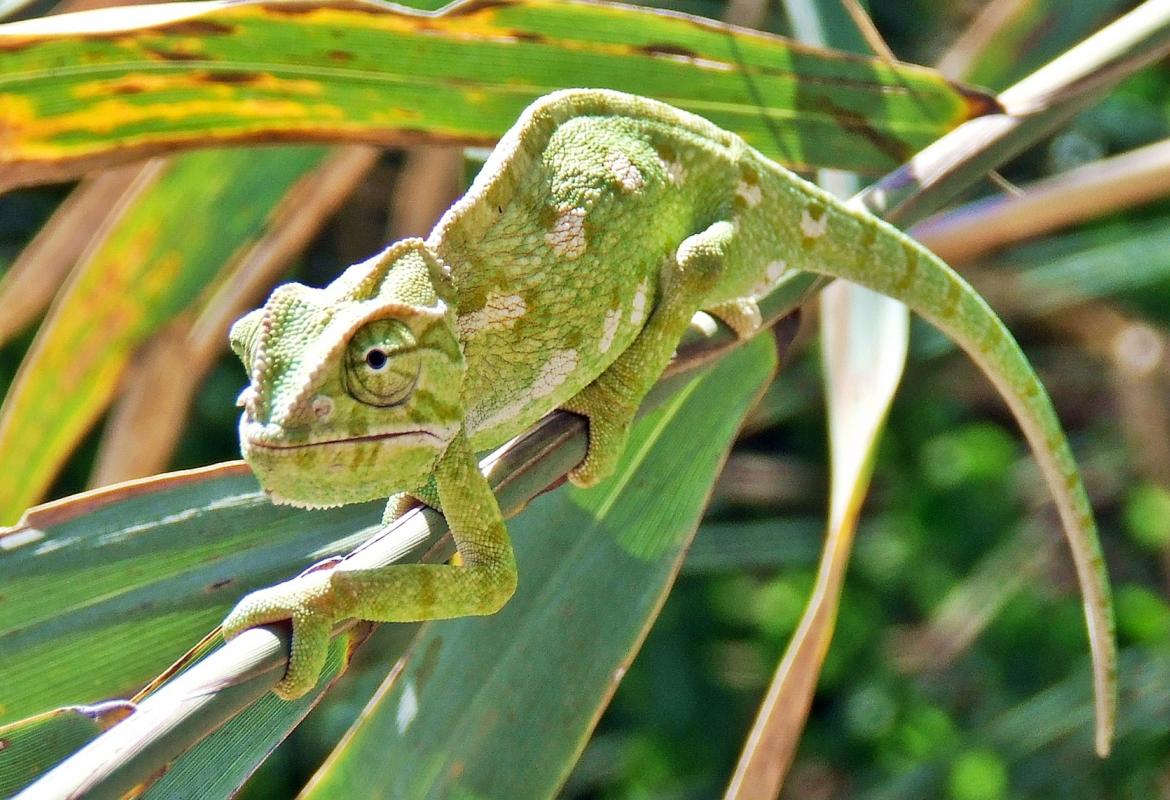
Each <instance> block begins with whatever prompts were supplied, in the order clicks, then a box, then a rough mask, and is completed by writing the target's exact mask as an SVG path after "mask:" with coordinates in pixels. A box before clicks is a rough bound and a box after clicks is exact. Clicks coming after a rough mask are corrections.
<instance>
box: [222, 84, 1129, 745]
mask: <svg viewBox="0 0 1170 800" xmlns="http://www.w3.org/2000/svg"><path fill="white" fill-rule="evenodd" d="M792 271H809V272H819V273H824V274H827V275H831V276H834V277H841V278H847V279H849V280H851V281H853V282H855V283H859V284H861V285H863V286H867V287H869V288H871V289H874V290H876V291H878V292H881V293H882V294H885V295H888V296H890V297H894V298H896V299H898V300H901V301H903V302H904V303H906V304H907V305H908V306H910V308H911V309H913V310H914V311H915V312H917V313H919V314H921V315H922V316H923V317H925V318H926V319H927V320H929V321H930V322H932V323H933V324H934V325H936V326H937V327H938V328H940V329H941V330H942V331H943V332H944V333H946V334H947V335H948V336H949V337H950V338H951V339H953V340H954V341H955V342H956V343H957V344H959V345H960V346H961V347H962V348H963V349H964V350H966V351H967V353H968V354H969V355H970V356H971V357H972V358H973V359H974V360H975V361H976V363H978V365H979V366H980V367H981V368H982V369H983V371H984V372H985V373H987V375H988V376H989V377H990V378H991V380H992V381H993V382H994V384H995V386H996V387H997V388H998V389H999V391H1000V393H1001V394H1002V395H1003V396H1004V398H1005V399H1006V400H1007V402H1008V404H1009V406H1010V407H1011V409H1012V411H1013V412H1014V413H1015V415H1016V418H1017V419H1018V421H1019V423H1020V426H1021V427H1022V428H1023V430H1024V433H1025V434H1026V436H1027V438H1028V441H1029V443H1030V444H1031V446H1032V449H1033V451H1034V452H1035V454H1036V458H1037V460H1038V461H1039V463H1040V466H1041V469H1042V471H1043V473H1044V476H1045V478H1046V479H1047V481H1048V484H1049V486H1050V488H1051V491H1052V493H1053V496H1054V497H1055V499H1056V503H1057V506H1058V508H1059V511H1060V515H1061V519H1062V520H1063V523H1064V527H1065V531H1066V534H1067V536H1068V540H1069V544H1070V546H1071V548H1072V552H1073V555H1074V559H1075V562H1076V567H1077V574H1078V577H1079V579H1080V583H1081V587H1082V592H1083V595H1084V603H1085V611H1086V617H1087V621H1088V628H1089V634H1090V641H1091V645H1092V650H1093V655H1094V663H1095V668H1096V672H1095V674H1096V688H1097V700H1098V749H1099V750H1105V749H1107V747H1108V742H1109V738H1110V731H1111V725H1112V719H1113V714H1114V703H1115V701H1114V696H1115V689H1114V684H1115V653H1114V637H1113V622H1112V609H1111V605H1110V594H1109V584H1108V577H1107V575H1106V572H1105V568H1104V562H1103V559H1102V556H1101V550H1100V546H1099V544H1098V541H1097V535H1096V528H1095V524H1094V521H1093V515H1092V511H1091V509H1090V507H1089V503H1088V500H1087V498H1086V495H1085V492H1084V489H1083V487H1082V485H1081V481H1080V477H1079V475H1078V472H1077V468H1076V464H1075V463H1074V461H1073V457H1072V454H1071V451H1070V450H1069V446H1068V443H1067V441H1066V439H1065V437H1064V434H1063V432H1062V430H1061V427H1060V424H1059V421H1058V420H1057V418H1056V414H1055V413H1054V411H1053V408H1052V405H1051V402H1050V401H1049V399H1048V396H1047V394H1046V393H1045V391H1044V389H1043V387H1042V386H1041V384H1040V382H1039V380H1038V379H1037V377H1036V375H1035V373H1034V372H1033V371H1032V368H1031V367H1030V365H1029V364H1028V361H1027V359H1026V358H1025V357H1024V355H1023V353H1022V352H1021V351H1020V349H1019V347H1018V345H1017V344H1016V343H1015V341H1014V340H1013V339H1012V336H1011V334H1010V333H1009V332H1008V331H1007V329H1006V328H1005V327H1004V325H1003V323H1001V322H1000V320H999V319H998V318H997V317H996V316H995V314H994V312H993V311H992V310H991V309H990V308H989V307H988V306H987V304H986V303H985V302H984V301H983V300H982V299H981V298H980V297H979V296H978V295H977V294H976V293H975V292H974V291H973V290H972V289H971V288H970V287H969V286H968V285H967V284H966V283H965V282H964V281H963V280H962V279H961V278H960V277H959V276H958V275H956V274H955V273H954V272H953V271H952V270H951V269H950V268H949V267H947V266H946V265H945V264H944V263H943V262H942V261H940V260H939V259H938V258H937V257H936V256H934V255H933V254H931V253H930V252H929V251H927V250H926V249H924V248H923V247H922V246H921V245H919V244H918V243H916V242H915V241H913V240H912V239H910V238H908V237H907V236H905V235H904V234H902V233H900V232H899V231H898V230H896V229H895V228H893V227H891V226H889V225H887V224H885V223H883V222H881V221H880V220H878V219H876V218H874V217H871V216H869V215H867V214H865V213H863V212H860V211H856V210H853V209H851V208H848V207H846V206H845V205H843V204H842V203H841V202H840V201H838V200H836V199H835V198H833V197H832V196H830V195H828V194H826V193H825V192H823V191H821V190H820V189H819V188H817V187H816V186H814V185H812V184H810V183H807V182H806V181H804V180H801V179H800V178H798V177H797V176H796V175H794V174H792V173H791V172H789V171H788V170H786V169H784V168H782V167H780V166H779V165H777V164H775V163H773V162H772V161H769V160H768V159H767V158H765V157H764V156H763V155H761V154H760V153H758V152H757V151H755V150H753V149H752V148H750V147H749V146H748V145H747V144H746V143H745V142H744V141H743V140H742V139H740V138H739V137H738V136H736V135H734V134H731V133H728V132H726V131H723V130H721V129H719V128H717V127H715V126H714V125H712V124H711V123H709V122H707V121H706V120H704V119H701V118H699V117H696V116H693V115H691V114H687V113H685V112H683V111H679V110H678V109H675V108H673V107H671V106H668V105H665V104H663V103H659V102H657V101H653V100H649V99H645V98H640V97H635V96H631V95H625V94H620V93H617V92H610V91H602V90H569V91H562V92H556V93H554V94H550V95H548V96H546V97H544V98H541V99H540V100H538V101H536V102H535V103H533V104H532V105H531V106H530V107H529V108H528V109H527V110H526V111H525V112H524V113H523V115H522V116H521V118H520V119H519V120H518V121H517V123H516V125H515V126H514V127H513V128H512V129H511V130H510V131H509V132H508V133H507V134H506V135H505V136H504V138H503V139H502V140H501V141H500V144H499V146H498V147H497V148H496V149H495V151H494V152H493V153H492V156H491V158H489V160H488V162H487V163H486V164H485V165H484V168H483V170H482V172H481V173H480V175H479V177H478V178H477V179H476V180H475V182H474V184H473V185H472V187H471V188H470V190H468V192H467V194H466V195H465V196H464V197H463V198H462V199H461V200H460V201H459V202H458V203H456V204H455V205H454V206H453V207H452V208H451V209H450V210H449V211H448V212H447V213H446V214H445V215H444V216H443V218H442V219H441V220H440V221H439V224H438V225H437V226H436V228H435V230H434V231H433V232H432V233H431V235H430V237H429V238H428V239H427V240H426V241H425V242H423V241H421V240H417V239H412V240H406V241H402V242H398V243H396V244H394V245H392V246H391V247H390V248H388V249H387V250H386V251H385V252H383V253H382V254H380V255H378V256H376V257H374V258H373V259H370V260H369V261H367V262H365V263H363V264H358V265H356V266H354V267H351V268H350V269H348V270H347V271H346V272H345V273H344V274H343V275H342V276H341V277H339V278H338V279H337V280H336V281H334V282H333V283H332V284H330V285H329V286H327V287H325V288H323V289H309V288H306V287H304V286H300V285H298V284H291V285H287V286H282V287H279V288H277V289H276V291H275V292H273V294H272V297H271V298H270V299H269V300H268V302H267V304H266V305H265V306H264V307H263V308H262V309H259V310H257V311H254V312H252V313H251V314H249V315H248V316H246V317H244V318H243V319H242V320H240V321H239V322H238V323H237V324H236V325H235V327H234V328H233V329H232V336H231V338H232V345H233V348H234V349H235V351H236V352H237V353H238V354H239V356H240V357H241V359H242V360H243V362H244V364H245V366H246V367H247V368H248V369H249V370H250V373H251V385H250V386H249V387H248V388H247V389H246V390H245V391H244V394H243V395H242V396H241V404H242V405H243V406H244V409H245V411H244V414H243V417H242V419H241V422H240V439H241V442H242V448H243V452H244V456H245V458H247V460H248V462H249V463H250V464H251V465H252V467H253V469H254V470H255V471H256V474H257V475H258V477H259V479H260V481H261V483H262V484H263V485H264V486H265V488H266V489H267V490H268V491H269V492H270V493H271V495H272V497H273V499H274V500H275V501H276V502H282V503H292V504H296V505H302V506H323V505H340V504H343V503H353V502H360V501H365V500H370V499H373V498H378V497H391V500H390V506H389V507H388V512H387V516H388V518H393V516H394V515H395V514H396V513H397V510H398V509H400V508H401V507H403V499H404V498H405V497H409V496H416V497H420V498H421V499H423V500H424V502H427V503H428V504H430V505H434V506H441V508H442V510H443V513H444V514H445V515H446V517H447V521H448V523H449V524H450V528H451V532H452V534H453V536H454V539H455V542H456V545H457V547H458V550H459V553H460V555H461V557H462V565H461V566H449V565H393V566H390V567H386V568H383V569H376V570H355V569H346V568H345V567H344V566H341V567H338V568H335V569H332V570H325V571H317V572H312V573H309V574H307V575H304V576H301V577H299V578H296V579H293V580H291V581H288V582H286V583H284V584H281V585H279V586H276V587H273V588H270V589H265V590H262V591H258V592H255V593H253V594H251V595H248V596H247V597H246V598H244V599H243V600H242V601H241V602H240V604H239V605H238V606H237V607H236V609H235V610H234V611H233V612H232V613H231V615H230V616H229V617H228V619H227V620H226V621H225V623H224V630H225V635H226V636H229V637H230V636H233V635H235V634H237V633H239V632H240V631H242V630H244V629H246V628H249V627H252V626H255V625H260V624H265V623H269V622H274V621H277V620H283V619H291V620H292V623H293V631H294V638H293V647H292V656H291V660H290V662H289V666H288V671H287V673H286V674H285V677H284V679H283V680H282V681H281V683H280V684H279V686H278V687H277V693H278V694H280V695H281V696H282V697H289V698H291V697H297V696H299V695H301V694H304V693H305V692H307V691H308V690H309V689H310V688H312V687H313V685H314V684H315V683H316V681H317V678H318V674H319V672H320V669H321V665H322V663H323V659H324V657H325V650H326V642H327V638H328V635H329V630H330V628H331V627H332V626H333V624H334V623H335V622H337V621H338V620H341V619H346V618H350V617H356V618H361V619H368V620H376V621H383V622H397V621H414V620H425V619H440V618H449V617H460V616H467V615H474V614H490V613H493V612H494V611H496V610H497V609H499V608H500V606H501V605H502V604H503V603H504V602H506V601H507V599H508V598H509V597H510V595H511V594H512V592H513V590H514V588H515V586H516V566H515V561H514V559H513V556H512V550H511V545H510V543H509V541H508V536H507V532H506V530H505V527H504V523H503V520H502V518H501V515H500V511H499V507H498V506H497V504H496V502H495V499H494V497H493V495H492V493H491V491H490V489H489V488H488V485H487V483H486V481H485V480H484V478H483V476H482V475H481V474H480V472H479V470H478V467H477V464H476V461H475V458H474V453H475V452H477V451H483V450H485V449H488V448H491V447H495V446H497V445H499V444H502V443H503V442H505V441H507V440H508V439H510V438H511V437H513V436H515V435H516V434H518V433H520V432H521V431H523V430H524V429H526V428H527V427H528V426H530V425H531V424H532V423H534V422H535V421H536V420H537V419H539V418H540V417H542V416H543V415H545V414H546V413H548V412H549V411H551V410H553V409H556V408H564V409H567V410H569V411H573V412H576V413H578V414H581V415H583V416H585V417H586V418H587V419H588V424H589V449H588V455H587V457H586V459H585V460H584V461H583V462H582V464H580V465H579V466H578V467H577V468H576V469H575V470H573V472H572V473H571V474H570V478H571V479H572V480H573V482H574V483H576V484H578V485H583V486H588V485H591V484H594V483H596V482H597V481H598V480H600V479H602V478H604V477H605V476H606V475H608V474H609V473H610V472H611V471H612V470H613V467H614V465H615V463H616V461H617V459H618V458H619V457H620V455H621V452H622V449H623V447H624V444H625V441H626V437H627V435H628V431H629V428H630V423H631V421H632V419H633V416H634V413H635V411H636V410H637V408H638V405H639V403H640V402H641V401H642V398H643V397H644V395H645V394H646V392H647V391H648V390H649V388H650V387H651V385H652V384H653V383H654V381H655V380H656V379H657V378H658V377H659V375H660V374H661V372H662V370H663V369H664V368H665V366H666V364H667V362H668V361H669V359H670V357H671V355H672V353H673V351H674V348H675V346H676V345H677V344H678V341H679V339H680V338H681V336H682V334H683V332H684V330H685V328H686V326H687V325H688V323H689V321H690V319H691V317H692V315H693V314H694V313H695V312H696V311H699V310H706V311H708V312H710V313H712V314H714V315H716V316H717V317H719V318H720V319H722V320H724V321H725V322H726V323H727V324H728V325H729V326H730V327H731V328H733V329H734V330H735V331H736V332H737V333H738V334H739V335H741V336H747V335H750V334H751V333H753V332H754V331H755V330H756V329H757V328H758V327H759V325H760V312H759V309H758V307H757V305H756V301H757V300H758V299H759V298H760V297H762V296H764V295H765V294H767V292H768V291H769V290H770V288H771V287H772V286H773V285H775V284H776V282H777V281H779V280H780V279H781V278H783V277H786V276H787V275H788V274H790V273H791V272H792Z"/></svg>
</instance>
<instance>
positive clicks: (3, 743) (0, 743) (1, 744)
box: [0, 739, 12, 753]
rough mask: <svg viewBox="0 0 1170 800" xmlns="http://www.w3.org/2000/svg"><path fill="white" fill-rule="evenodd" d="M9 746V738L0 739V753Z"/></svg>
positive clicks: (10, 743)
mask: <svg viewBox="0 0 1170 800" xmlns="http://www.w3.org/2000/svg"><path fill="white" fill-rule="evenodd" d="M11 746H12V741H11V740H10V739H0V753H2V752H4V751H5V750H7V749H8V748H9V747H11Z"/></svg>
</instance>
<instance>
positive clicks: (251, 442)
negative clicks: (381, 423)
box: [247, 430, 444, 452]
mask: <svg viewBox="0 0 1170 800" xmlns="http://www.w3.org/2000/svg"><path fill="white" fill-rule="evenodd" d="M401 438H407V439H431V440H433V441H435V442H436V443H438V444H442V443H443V441H444V439H443V437H442V436H440V435H439V434H437V433H435V432H434V431H427V430H415V431H395V432H393V433H377V434H372V435H370V436H349V437H345V438H341V439H326V440H324V441H320V442H304V443H302V444H276V443H273V442H263V441H258V440H256V439H248V440H247V445H248V447H250V448H255V449H257V450H278V451H282V452H283V451H289V450H306V449H308V448H311V447H326V446H328V445H339V444H361V443H362V442H381V441H385V440H387V439H401Z"/></svg>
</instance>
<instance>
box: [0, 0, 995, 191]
mask: <svg viewBox="0 0 1170 800" xmlns="http://www.w3.org/2000/svg"><path fill="white" fill-rule="evenodd" d="M572 86H595V87H608V88H613V89H621V90H624V91H629V92H634V93H638V94H645V95H651V96H655V97H659V98H661V99H664V100H667V101H668V102H671V103H673V104H675V105H678V106H680V107H682V108H686V109H688V110H690V111H694V112H696V113H699V114H702V115H704V116H706V117H708V118H710V119H711V120H712V121H713V122H715V123H716V124H718V125H721V126H722V127H725V128H727V129H729V130H734V131H738V132H739V133H741V134H743V136H744V137H745V138H746V139H747V140H748V141H749V142H750V143H751V144H753V145H755V146H756V147H758V148H760V149H761V150H763V151H764V152H765V153H768V154H769V155H772V156H774V157H776V158H778V159H780V160H781V161H783V162H785V163H787V164H789V165H791V166H794V167H807V166H810V165H832V166H837V167H841V168H848V169H853V170H860V171H866V172H880V171H882V170H886V169H889V168H891V167H893V166H896V165H897V164H900V163H901V162H902V161H904V160H905V159H906V158H907V157H908V156H909V155H910V154H912V153H914V152H916V151H917V150H919V149H921V148H922V147H923V146H925V145H926V144H927V143H929V142H931V141H933V140H934V139H936V138H938V137H939V136H940V135H941V134H942V133H944V132H946V131H948V130H950V129H951V128H953V127H955V126H956V125H958V124H959V123H961V122H963V121H964V120H966V119H968V118H970V117H972V116H977V115H979V114H982V113H987V112H989V111H993V110H995V109H996V108H997V104H996V102H995V101H994V100H993V99H991V98H990V97H988V96H987V95H983V94H979V93H976V92H973V91H970V90H966V89H962V88H959V87H956V86H954V85H951V84H948V83H947V82H946V81H945V80H944V79H942V78H941V77H940V76H939V75H938V74H937V73H934V72H932V71H930V70H927V69H923V68H920V67H914V66H908V65H898V64H890V63H887V62H884V61H881V60H875V59H864V58H857V57H853V56H846V55H842V54H836V53H830V52H826V51H819V50H815V49H811V48H806V47H800V46H797V45H794V44H792V43H790V42H787V41H786V40H784V39H781V38H779V37H775V36H770V35H767V34H761V33H756V32H753V31H747V30H741V29H732V28H729V27H728V26H726V25H723V24H721V23H716V22H712V21H709V20H704V19H700V18H697V17H687V16H684V15H679V14H670V13H666V12H661V11H654V10H651V9H643V8H636V7H631V6H622V5H617V4H593V3H584V2H572V3H565V2H554V0H506V1H505V2H480V1H479V0H468V2H464V3H459V4H456V5H453V6H450V7H448V8H447V9H445V10H444V11H442V12H439V13H437V14H429V13H424V12H417V11H411V10H408V9H403V8H399V7H394V6H391V5H389V4H386V5H382V4H374V3H354V2H350V0H324V1H321V2H300V3H295V4H292V3H269V2H257V1H255V0H253V1H250V2H241V3H219V2H196V3H182V4H171V5H157V6H137V7H134V8H129V9H106V10H100V11H93V12H86V13H83V14H74V15H60V16H55V17H49V18H45V19H40V20H32V21H28V22H23V23H13V24H10V25H7V26H0V127H2V128H3V129H5V132H6V135H5V139H4V147H3V149H2V150H0V168H2V169H0V189H2V188H4V187H5V186H12V185H19V184H22V183H29V182H36V181H43V180H46V179H49V178H51V177H60V176H62V175H75V174H77V173H78V172H79V171H80V170H82V169H85V168H87V167H92V166H94V165H95V164H108V163H110V160H111V159H112V158H115V157H116V158H117V159H119V160H122V159H127V158H131V157H135V156H141V155H144V154H152V153H158V152H161V151H163V150H171V149H174V148H176V147H189V146H207V145H210V144H215V143H225V142H240V141H250V142H255V141H287V140H289V139H302V140H303V139H313V140H327V141H334V142H336V141H356V140H360V141H367V142H377V143H383V144H391V143H393V144H402V143H406V142H417V141H447V142H461V143H476V144H490V143H492V142H494V141H495V139H497V138H498V137H499V136H500V134H501V133H503V132H504V131H505V130H506V129H507V128H508V127H509V126H510V125H511V124H512V123H513V122H514V121H515V119H516V117H517V116H518V115H519V113H520V111H521V110H522V109H523V108H524V107H525V106H527V105H528V104H529V103H530V102H531V101H532V100H533V99H535V98H536V97H538V96H540V95H543V94H546V93H547V92H549V91H552V90H553V89H558V88H563V87H572ZM115 151H116V152H115Z"/></svg>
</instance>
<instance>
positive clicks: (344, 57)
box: [328, 50, 354, 63]
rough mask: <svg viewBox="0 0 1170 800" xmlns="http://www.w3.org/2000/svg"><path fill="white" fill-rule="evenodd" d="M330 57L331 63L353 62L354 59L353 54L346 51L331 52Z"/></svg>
mask: <svg viewBox="0 0 1170 800" xmlns="http://www.w3.org/2000/svg"><path fill="white" fill-rule="evenodd" d="M328 56H329V60H330V61H337V62H340V63H346V62H349V61H353V58H354V56H353V53H350V52H347V51H345V50H330V51H329V53H328Z"/></svg>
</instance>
